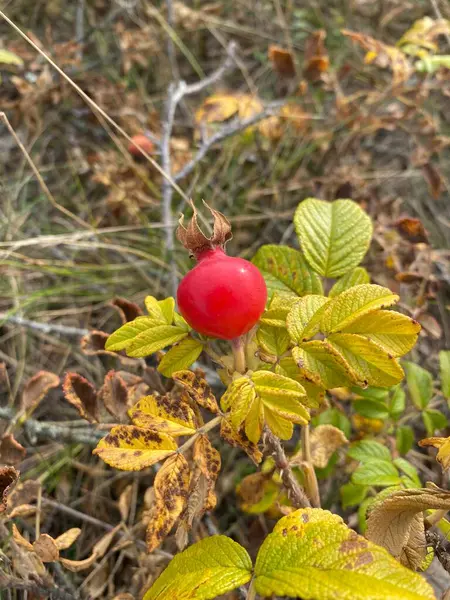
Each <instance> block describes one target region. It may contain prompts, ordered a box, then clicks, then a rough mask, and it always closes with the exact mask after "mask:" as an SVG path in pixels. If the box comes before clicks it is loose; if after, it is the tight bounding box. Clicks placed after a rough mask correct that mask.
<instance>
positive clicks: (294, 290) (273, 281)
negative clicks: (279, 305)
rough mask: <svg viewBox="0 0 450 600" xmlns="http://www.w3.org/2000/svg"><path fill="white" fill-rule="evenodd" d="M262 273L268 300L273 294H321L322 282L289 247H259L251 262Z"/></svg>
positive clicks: (295, 251) (298, 254) (296, 251)
mask: <svg viewBox="0 0 450 600" xmlns="http://www.w3.org/2000/svg"><path fill="white" fill-rule="evenodd" d="M252 262H253V264H255V265H256V266H257V267H258V268H259V269H260V270H261V272H262V274H263V276H264V278H265V280H266V285H267V291H268V295H269V298H270V297H271V296H272V294H274V293H275V292H282V293H290V294H291V295H292V294H296V295H297V296H304V295H306V294H323V288H322V281H321V279H320V277H319V276H318V275H317V273H315V272H314V271H313V270H312V269H311V268H310V266H309V265H308V263H307V262H306V260H305V258H304V257H303V255H302V254H301V252H299V251H298V250H294V249H293V248H289V246H276V245H271V244H269V245H266V246H261V248H260V249H259V250H258V252H257V253H256V254H255V256H254V257H253V260H252Z"/></svg>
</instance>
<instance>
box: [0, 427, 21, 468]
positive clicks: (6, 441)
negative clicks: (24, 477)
mask: <svg viewBox="0 0 450 600" xmlns="http://www.w3.org/2000/svg"><path fill="white" fill-rule="evenodd" d="M26 453H27V451H26V450H25V448H24V447H23V446H22V444H19V442H18V441H17V440H16V438H15V437H14V436H13V434H12V433H8V434H7V435H5V436H3V438H2V440H1V441H0V463H3V464H5V465H18V464H19V463H20V462H22V460H23V459H24V458H25V456H26Z"/></svg>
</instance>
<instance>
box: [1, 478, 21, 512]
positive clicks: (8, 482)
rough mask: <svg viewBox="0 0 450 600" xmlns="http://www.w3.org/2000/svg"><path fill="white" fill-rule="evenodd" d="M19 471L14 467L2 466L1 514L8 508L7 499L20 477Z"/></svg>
mask: <svg viewBox="0 0 450 600" xmlns="http://www.w3.org/2000/svg"><path fill="white" fill-rule="evenodd" d="M19 475H20V473H19V471H17V469H15V468H14V467H0V514H1V513H2V512H4V511H5V510H6V507H7V504H6V503H7V500H8V496H9V494H10V493H11V492H12V490H13V487H14V486H15V484H16V483H17V481H18V479H19Z"/></svg>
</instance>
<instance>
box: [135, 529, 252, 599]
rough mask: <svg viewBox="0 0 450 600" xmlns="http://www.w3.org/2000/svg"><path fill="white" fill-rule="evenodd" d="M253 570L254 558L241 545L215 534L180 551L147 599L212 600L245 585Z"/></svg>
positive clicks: (152, 588)
mask: <svg viewBox="0 0 450 600" xmlns="http://www.w3.org/2000/svg"><path fill="white" fill-rule="evenodd" d="M251 570H252V561H251V559H250V557H249V555H248V553H247V551H246V550H245V549H244V548H243V547H242V546H240V545H239V544H238V543H236V542H234V541H233V540H231V539H230V538H227V537H226V536H224V535H213V536H211V537H207V538H205V539H203V540H200V541H199V542H197V543H196V544H194V545H193V546H190V547H189V548H188V549H187V550H184V552H181V553H180V554H177V555H176V556H175V558H173V559H172V560H171V561H170V563H169V565H168V566H167V567H166V569H165V570H164V571H163V572H162V574H161V575H160V576H159V577H158V579H157V580H156V581H155V583H154V584H153V585H152V587H151V588H150V589H149V590H148V591H147V593H146V594H145V596H144V600H173V599H174V598H177V600H209V599H212V598H216V597H217V596H221V595H222V594H226V593H227V592H230V591H231V590H234V589H236V588H238V587H239V586H241V585H244V584H246V583H247V582H248V581H250V579H251V576H252V574H251Z"/></svg>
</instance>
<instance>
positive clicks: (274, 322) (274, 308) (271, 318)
mask: <svg viewBox="0 0 450 600" xmlns="http://www.w3.org/2000/svg"><path fill="white" fill-rule="evenodd" d="M296 301H297V297H296V296H283V295H280V294H278V293H275V294H274V295H273V296H272V299H271V301H270V303H269V306H268V308H267V310H266V311H265V312H264V314H263V316H262V317H261V320H260V322H261V323H264V324H265V325H271V326H272V327H283V328H284V329H286V317H287V315H288V313H289V310H290V309H291V307H292V305H293V304H294V303H295V302H296Z"/></svg>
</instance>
